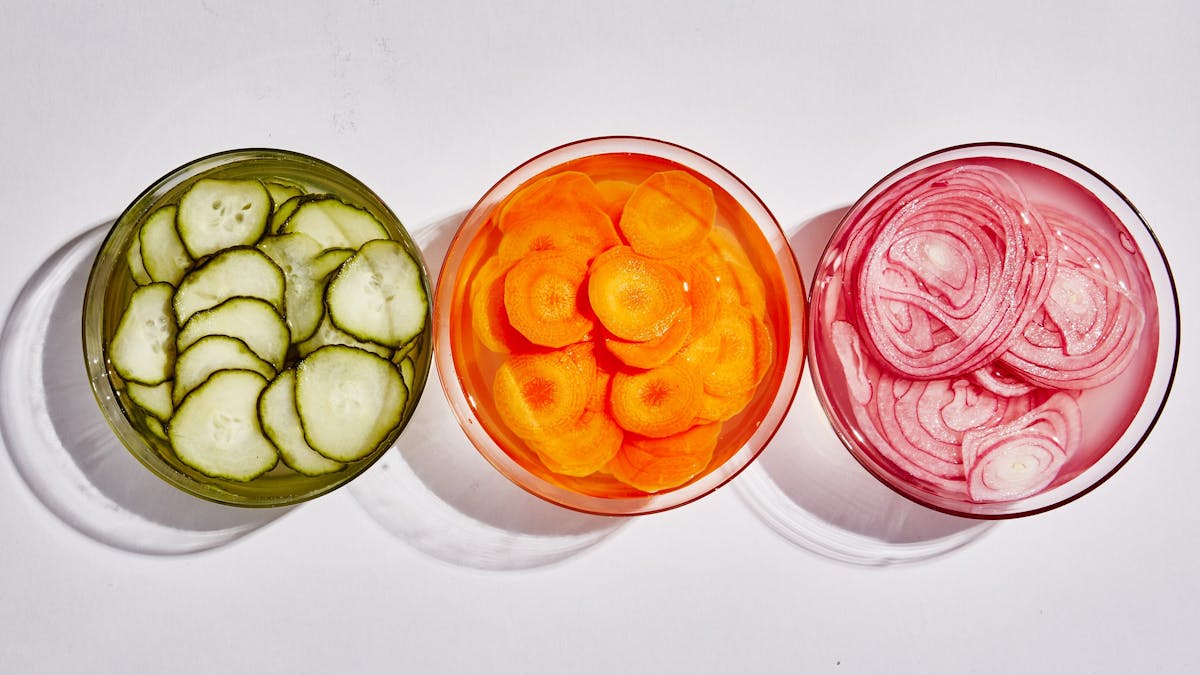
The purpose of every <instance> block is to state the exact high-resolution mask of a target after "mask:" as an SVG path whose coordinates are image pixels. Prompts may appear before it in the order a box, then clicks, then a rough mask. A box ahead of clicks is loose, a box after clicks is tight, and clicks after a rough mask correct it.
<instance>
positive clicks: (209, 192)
mask: <svg viewBox="0 0 1200 675" xmlns="http://www.w3.org/2000/svg"><path fill="white" fill-rule="evenodd" d="M270 215H271V194H270V193H269V192H267V188H266V187H264V186H263V184H262V183H261V182H259V181H257V180H218V179H215V178H202V179H200V180H198V181H196V182H195V183H193V184H192V186H191V187H190V188H188V191H187V192H185V193H184V194H183V196H182V197H180V198H179V213H178V215H177V216H176V225H177V227H178V229H179V238H180V239H181V240H182V241H183V245H184V246H185V247H186V248H187V252H188V254H189V255H191V256H192V258H195V259H198V258H200V257H202V256H206V255H209V254H211V253H216V252H217V251H220V250H221V249H225V248H230V247H231V246H249V245H251V244H253V243H254V242H256V241H258V239H259V237H261V236H262V235H263V232H264V231H265V230H266V228H267V218H269V217H270Z"/></svg>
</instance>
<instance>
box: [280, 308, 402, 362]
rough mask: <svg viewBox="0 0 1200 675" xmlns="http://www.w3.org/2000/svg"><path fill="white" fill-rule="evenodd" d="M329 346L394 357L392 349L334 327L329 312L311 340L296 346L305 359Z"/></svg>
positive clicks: (322, 319)
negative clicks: (339, 346)
mask: <svg viewBox="0 0 1200 675" xmlns="http://www.w3.org/2000/svg"><path fill="white" fill-rule="evenodd" d="M327 345H345V346H347V347H356V348H358V349H362V350H363V351H368V352H371V353H372V354H375V355H376V356H382V357H383V358H385V359H387V358H391V356H392V349H391V347H384V346H383V345H377V344H375V343H373V342H367V341H366V340H359V339H358V338H356V337H354V336H353V335H351V334H349V333H347V332H345V331H343V330H339V329H338V327H337V326H335V325H333V323H332V322H331V321H330V320H329V313H328V312H326V313H325V316H324V317H322V318H321V324H320V325H319V326H317V332H315V333H313V335H312V337H310V338H309V339H307V340H305V341H304V342H301V343H300V344H298V345H296V352H297V353H298V354H299V355H300V356H301V357H305V356H308V355H309V354H311V353H313V352H315V351H317V350H318V349H320V348H321V347H325V346H327Z"/></svg>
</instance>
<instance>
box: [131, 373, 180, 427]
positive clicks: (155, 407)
mask: <svg viewBox="0 0 1200 675" xmlns="http://www.w3.org/2000/svg"><path fill="white" fill-rule="evenodd" d="M173 386H174V383H173V382H171V381H170V380H167V381H166V382H163V383H161V384H156V385H154V386H150V385H146V384H138V383H137V382H126V383H125V393H127V394H129V400H131V401H133V402H134V403H136V404H137V406H138V407H139V408H141V409H142V410H145V411H146V412H148V413H150V414H151V415H153V416H154V417H157V418H158V419H160V420H164V421H165V420H169V419H171V415H172V414H173V413H174V412H175V402H174V401H173V400H171V389H172V387H173Z"/></svg>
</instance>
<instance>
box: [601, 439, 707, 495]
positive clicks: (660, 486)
mask: <svg viewBox="0 0 1200 675" xmlns="http://www.w3.org/2000/svg"><path fill="white" fill-rule="evenodd" d="M720 435H721V423H720V422H714V423H712V424H701V425H697V426H694V427H691V428H690V429H687V430H685V431H682V432H680V433H678V434H674V435H672V436H668V437H666V438H644V437H640V436H626V437H625V441H624V442H623V443H622V444H621V449H620V451H619V452H617V455H616V456H615V457H613V460H612V461H611V462H609V463H608V467H607V469H608V470H609V471H610V472H611V473H612V475H613V477H615V478H616V479H617V480H619V481H621V482H622V483H625V484H626V485H629V486H631V487H634V488H637V489H638V490H641V491H642V492H651V493H653V492H661V491H663V490H667V489H670V488H675V487H679V486H680V485H683V484H684V483H686V482H688V481H689V480H691V479H692V478H694V477H696V476H697V475H699V474H700V473H701V472H702V471H704V469H705V467H707V466H708V464H709V462H711V461H712V457H713V451H714V450H715V449H716V447H717V439H718V438H719V437H720Z"/></svg>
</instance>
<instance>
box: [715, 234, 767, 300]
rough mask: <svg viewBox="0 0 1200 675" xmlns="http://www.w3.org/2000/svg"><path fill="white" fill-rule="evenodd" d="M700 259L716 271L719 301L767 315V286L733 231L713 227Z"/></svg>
mask: <svg viewBox="0 0 1200 675" xmlns="http://www.w3.org/2000/svg"><path fill="white" fill-rule="evenodd" d="M699 259H700V261H701V262H702V263H703V264H705V265H707V266H708V267H709V269H711V270H712V271H713V272H714V273H715V275H716V281H717V287H718V292H717V297H718V299H719V300H720V301H723V302H732V303H737V304H741V305H744V306H745V307H746V308H747V309H749V310H750V312H751V313H752V314H754V316H756V317H758V318H760V319H761V318H762V317H763V316H765V315H766V310H767V291H766V287H765V286H764V285H763V281H762V278H761V277H759V276H758V272H757V271H755V268H754V265H753V263H751V262H750V258H749V257H748V256H747V255H746V252H745V251H744V250H743V249H742V247H741V245H740V244H739V243H738V241H737V238H736V237H734V235H733V233H731V232H729V231H728V230H725V229H723V228H719V227H717V228H713V230H712V232H710V233H709V234H708V237H706V238H705V240H704V246H703V247H702V248H701V253H700V254H699Z"/></svg>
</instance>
